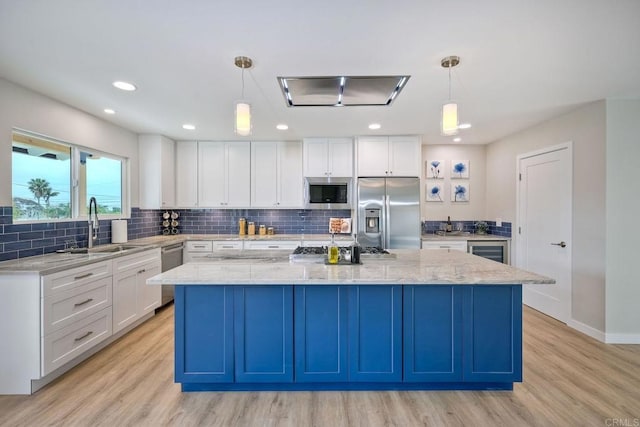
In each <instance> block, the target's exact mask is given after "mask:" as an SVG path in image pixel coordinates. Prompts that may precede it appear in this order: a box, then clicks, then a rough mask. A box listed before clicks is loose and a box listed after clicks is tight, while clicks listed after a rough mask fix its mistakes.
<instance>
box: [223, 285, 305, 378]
mask: <svg viewBox="0 0 640 427" xmlns="http://www.w3.org/2000/svg"><path fill="white" fill-rule="evenodd" d="M234 318H235V319H234V327H235V329H234V341H235V379H236V382H238V383H288V382H293V289H292V287H291V286H284V285H283V286H280V285H267V286H238V287H237V288H236V289H235V293H234Z"/></svg>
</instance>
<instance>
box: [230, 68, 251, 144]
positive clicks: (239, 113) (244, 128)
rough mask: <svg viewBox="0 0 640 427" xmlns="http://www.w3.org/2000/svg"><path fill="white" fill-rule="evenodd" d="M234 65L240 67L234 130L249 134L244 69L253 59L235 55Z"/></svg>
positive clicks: (241, 134) (249, 124) (249, 116)
mask: <svg viewBox="0 0 640 427" xmlns="http://www.w3.org/2000/svg"><path fill="white" fill-rule="evenodd" d="M234 63H235V64H236V67H239V68H242V99H241V100H240V101H237V102H236V111H235V132H236V134H238V135H240V136H248V135H251V104H249V103H248V102H247V101H245V100H244V69H245V68H251V65H252V64H253V61H251V58H248V57H246V56H236V58H235V60H234Z"/></svg>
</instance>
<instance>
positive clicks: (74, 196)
mask: <svg viewBox="0 0 640 427" xmlns="http://www.w3.org/2000/svg"><path fill="white" fill-rule="evenodd" d="M13 134H19V135H22V136H25V137H28V138H36V139H41V140H44V141H48V142H51V143H53V144H58V145H64V146H65V147H69V148H70V149H71V156H70V159H71V173H70V176H69V179H70V189H71V200H70V203H71V217H70V218H50V219H33V220H18V221H14V222H13V223H14V224H37V223H46V222H69V221H81V220H88V216H87V215H85V214H82V215H81V214H80V206H81V205H82V204H83V201H81V200H80V178H79V175H80V171H79V166H80V152H81V151H85V152H90V153H92V154H97V155H100V156H104V157H108V158H110V159H113V160H118V161H120V162H121V164H122V169H121V172H120V175H121V176H120V185H121V188H120V194H121V203H122V205H121V212H120V213H119V214H100V215H99V219H105V220H109V219H128V218H131V198H130V194H131V192H130V188H131V181H130V176H131V166H130V163H131V161H130V159H129V158H128V157H123V156H120V155H117V154H113V153H108V152H106V151H102V150H98V149H95V148H92V147H87V146H84V145H79V144H74V143H71V142H67V141H62V140H59V139H56V138H51V137H48V136H45V135H41V134H38V133H34V132H30V131H25V130H22V129H15V128H14V129H13V130H12V139H13ZM12 144H13V143H12ZM11 167H12V168H13V162H12V163H11ZM85 185H86V183H85ZM11 186H12V187H13V175H12V182H11ZM11 199H12V200H13V190H12V191H11ZM98 202H99V201H98Z"/></svg>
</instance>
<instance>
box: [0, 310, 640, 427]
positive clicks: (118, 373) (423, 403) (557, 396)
mask: <svg viewBox="0 0 640 427" xmlns="http://www.w3.org/2000/svg"><path fill="white" fill-rule="evenodd" d="M615 423H617V424H615ZM624 423H626V424H624ZM639 423H640V345H605V344H601V343H599V342H597V341H595V340H593V339H591V338H589V337H587V336H585V335H582V334H580V333H579V332H576V331H574V330H572V329H570V328H568V327H567V326H565V325H563V324H561V323H559V322H557V321H555V320H553V319H551V318H549V317H547V316H544V315H542V314H540V313H538V312H536V311H534V310H532V309H529V308H526V307H525V310H524V382H523V383H518V384H516V385H515V387H514V390H513V391H512V392H511V391H508V392H504V391H503V392H471V391H464V392H455V391H453V392H441V391H430V392H426V391H425V392H413V391H412V392H406V391H405V392H393V391H391V392H259V393H258V392H250V393H244V392H242V393H241V392H227V393H217V392H206V393H181V392H180V386H179V385H177V384H174V383H173V306H169V307H168V308H166V309H163V310H161V311H160V312H159V314H158V315H157V316H156V317H154V318H153V319H151V320H150V321H148V322H147V323H145V324H144V325H142V326H140V327H139V328H137V329H136V330H135V331H133V332H132V333H130V334H129V335H127V336H125V337H123V338H122V339H121V340H119V341H117V342H115V343H113V344H112V345H110V346H109V347H107V348H106V349H104V350H103V351H102V352H100V353H98V354H96V355H95V356H94V357H92V358H90V359H89V360H87V361H85V362H84V363H83V364H81V365H80V366H78V367H76V368H75V369H73V370H71V371H70V372H68V373H67V374H66V375H64V376H63V377H61V378H59V379H58V380H57V381H55V382H53V383H52V384H49V385H48V386H47V387H45V388H44V389H42V390H40V391H39V392H37V393H36V394H34V395H33V396H0V426H41V425H54V426H59V425H64V426H113V427H123V426H163V425H171V426H201V425H202V426H331V427H338V426H403V427H404V426H421V425H425V426H440V425H446V426H449V425H465V426H496V425H497V426H590V425H593V426H638V425H640V424H639Z"/></svg>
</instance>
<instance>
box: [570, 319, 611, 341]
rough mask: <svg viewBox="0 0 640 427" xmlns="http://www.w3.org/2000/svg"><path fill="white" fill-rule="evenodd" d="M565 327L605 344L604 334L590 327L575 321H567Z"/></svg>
mask: <svg viewBox="0 0 640 427" xmlns="http://www.w3.org/2000/svg"><path fill="white" fill-rule="evenodd" d="M567 326H569V327H571V328H573V329H575V330H577V331H579V332H582V333H583V334H585V335H588V336H590V337H591V338H594V339H596V340H598V341H600V342H607V341H605V338H606V334H605V333H604V332H602V331H600V330H598V329H596V328H594V327H592V326H589V325H587V324H585V323H582V322H578V321H577V320H575V319H569V321H568V322H567Z"/></svg>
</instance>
